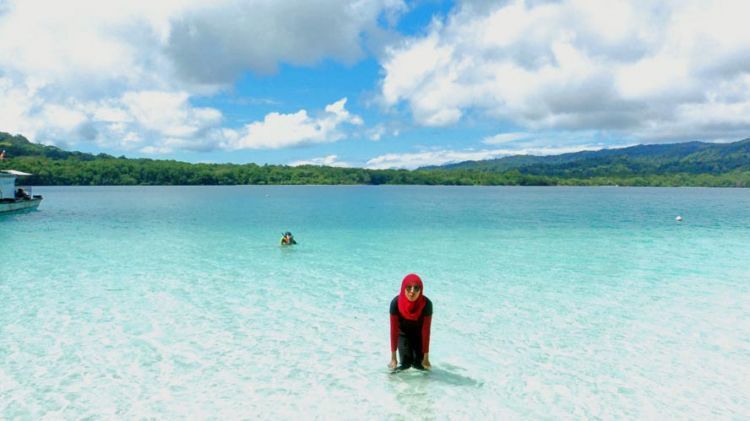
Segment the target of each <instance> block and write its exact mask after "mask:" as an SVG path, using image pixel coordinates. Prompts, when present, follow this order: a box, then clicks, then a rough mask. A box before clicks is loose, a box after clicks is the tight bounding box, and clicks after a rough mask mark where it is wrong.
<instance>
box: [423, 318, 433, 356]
mask: <svg viewBox="0 0 750 421" xmlns="http://www.w3.org/2000/svg"><path fill="white" fill-rule="evenodd" d="M431 324H432V316H424V323H422V352H423V353H425V354H426V353H428V352H430V325H431Z"/></svg>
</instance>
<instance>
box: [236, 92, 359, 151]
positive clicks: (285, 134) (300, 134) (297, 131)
mask: <svg viewBox="0 0 750 421" xmlns="http://www.w3.org/2000/svg"><path fill="white" fill-rule="evenodd" d="M345 105H346V98H342V99H340V100H338V101H336V102H334V103H332V104H329V105H327V106H326V107H325V112H324V113H322V114H321V115H320V116H318V117H310V116H309V115H308V114H307V111H306V110H299V111H297V112H296V113H292V114H280V113H275V112H274V113H270V114H267V115H266V116H265V118H264V119H263V121H256V122H253V123H250V124H247V125H246V126H245V127H244V128H242V130H240V131H238V132H236V133H226V137H227V146H228V148H230V149H276V148H285V147H290V146H299V145H304V144H310V143H326V142H334V141H336V140H339V139H341V138H342V137H343V136H344V134H343V132H342V131H341V129H340V128H341V126H342V125H344V124H350V125H360V124H362V119H361V118H360V117H359V116H356V115H352V114H350V113H349V112H348V111H347V110H346V108H345Z"/></svg>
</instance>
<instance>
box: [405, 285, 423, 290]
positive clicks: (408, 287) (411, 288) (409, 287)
mask: <svg viewBox="0 0 750 421" xmlns="http://www.w3.org/2000/svg"><path fill="white" fill-rule="evenodd" d="M404 289H405V290H406V291H412V292H419V291H420V290H422V287H420V286H419V285H409V286H407V287H406V288H404Z"/></svg>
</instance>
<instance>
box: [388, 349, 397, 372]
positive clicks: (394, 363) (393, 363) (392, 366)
mask: <svg viewBox="0 0 750 421" xmlns="http://www.w3.org/2000/svg"><path fill="white" fill-rule="evenodd" d="M396 367H398V361H396V353H395V352H391V362H389V363H388V368H390V369H391V370H395V369H396Z"/></svg>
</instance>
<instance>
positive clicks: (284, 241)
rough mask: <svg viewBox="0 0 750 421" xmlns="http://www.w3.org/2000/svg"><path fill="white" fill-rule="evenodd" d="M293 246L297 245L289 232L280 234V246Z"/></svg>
mask: <svg viewBox="0 0 750 421" xmlns="http://www.w3.org/2000/svg"><path fill="white" fill-rule="evenodd" d="M293 244H297V242H296V241H295V240H294V236H293V235H292V233H291V232H289V231H287V232H285V233H284V234H282V237H281V245H282V246H291V245H293Z"/></svg>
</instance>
